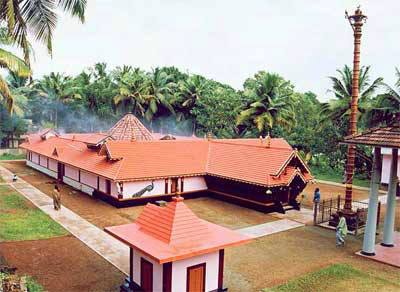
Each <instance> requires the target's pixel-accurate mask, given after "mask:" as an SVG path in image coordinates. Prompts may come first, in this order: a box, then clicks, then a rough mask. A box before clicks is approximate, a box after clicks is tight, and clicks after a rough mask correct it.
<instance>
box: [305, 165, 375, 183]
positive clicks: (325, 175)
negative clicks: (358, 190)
mask: <svg viewBox="0 0 400 292" xmlns="http://www.w3.org/2000/svg"><path fill="white" fill-rule="evenodd" d="M310 167H311V172H312V174H313V176H314V177H315V178H316V179H319V180H326V181H333V182H337V183H342V182H343V174H342V173H339V172H336V171H334V170H330V171H323V170H321V169H319V168H318V167H315V166H312V165H311V166H310ZM369 184H370V182H369V180H368V179H365V178H360V177H357V176H355V177H354V179H353V185H355V186H359V187H367V188H369Z"/></svg>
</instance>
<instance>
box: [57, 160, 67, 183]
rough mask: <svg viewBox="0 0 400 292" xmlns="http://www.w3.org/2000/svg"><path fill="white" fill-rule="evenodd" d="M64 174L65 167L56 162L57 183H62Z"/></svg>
mask: <svg viewBox="0 0 400 292" xmlns="http://www.w3.org/2000/svg"><path fill="white" fill-rule="evenodd" d="M64 174H65V165H64V164H62V163H60V162H58V163H57V179H58V180H59V181H62V179H63V176H64Z"/></svg>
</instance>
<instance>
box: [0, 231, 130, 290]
mask: <svg viewBox="0 0 400 292" xmlns="http://www.w3.org/2000/svg"><path fill="white" fill-rule="evenodd" d="M0 258H3V261H4V259H5V261H6V263H7V264H8V265H9V266H13V267H17V268H18V270H17V272H18V274H20V275H24V274H26V275H31V276H33V277H34V278H35V279H36V280H37V281H38V283H39V284H41V285H42V286H43V287H44V288H45V290H46V291H68V292H74V291H77V292H78V291H79V292H81V291H119V286H120V285H121V284H122V283H123V281H124V278H125V275H124V274H123V273H122V272H120V271H119V270H118V269H117V268H115V267H114V266H113V265H111V264H110V263H108V262H107V261H106V260H104V259H103V258H102V257H100V256H99V255H98V254H96V253H95V252H94V251H92V250H91V249H89V248H88V247H87V246H86V245H84V244H83V243H81V242H80V241H79V240H78V239H76V238H75V237H73V236H63V237H57V238H52V239H44V240H31V241H17V242H15V241H14V242H3V243H0Z"/></svg>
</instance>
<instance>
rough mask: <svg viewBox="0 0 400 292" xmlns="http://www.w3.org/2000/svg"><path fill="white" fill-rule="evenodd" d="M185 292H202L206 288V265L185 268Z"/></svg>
mask: <svg viewBox="0 0 400 292" xmlns="http://www.w3.org/2000/svg"><path fill="white" fill-rule="evenodd" d="M186 281H187V282H186V291H187V292H204V291H205V286H206V263H202V264H199V265H195V266H191V267H188V268H187V279H186Z"/></svg>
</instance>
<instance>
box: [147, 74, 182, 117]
mask: <svg viewBox="0 0 400 292" xmlns="http://www.w3.org/2000/svg"><path fill="white" fill-rule="evenodd" d="M175 86H176V84H175V83H173V82H172V80H171V76H170V75H168V74H167V73H166V72H163V71H161V70H160V69H159V68H156V69H154V70H153V71H152V72H151V73H150V74H148V78H147V81H146V85H145V94H144V99H145V103H146V109H145V113H144V116H145V118H146V119H147V120H148V121H149V122H150V121H152V119H153V117H154V116H155V115H162V114H168V113H172V114H175V111H174V108H173V107H172V104H171V99H172V96H173V88H174V87H175Z"/></svg>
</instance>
